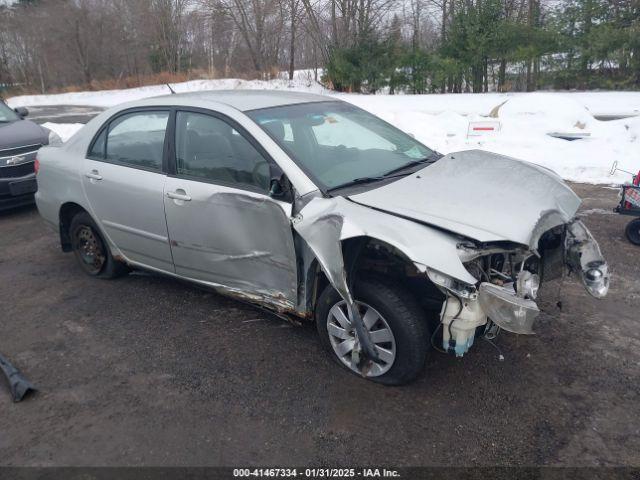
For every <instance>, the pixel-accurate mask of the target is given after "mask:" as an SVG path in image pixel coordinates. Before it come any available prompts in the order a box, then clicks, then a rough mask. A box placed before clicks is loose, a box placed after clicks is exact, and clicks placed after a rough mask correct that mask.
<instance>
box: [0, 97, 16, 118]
mask: <svg viewBox="0 0 640 480" xmlns="http://www.w3.org/2000/svg"><path fill="white" fill-rule="evenodd" d="M19 118H20V117H18V115H17V114H16V112H14V111H13V110H11V109H10V108H9V107H7V106H6V105H5V104H4V103H3V102H2V101H0V122H15V121H16V120H19Z"/></svg>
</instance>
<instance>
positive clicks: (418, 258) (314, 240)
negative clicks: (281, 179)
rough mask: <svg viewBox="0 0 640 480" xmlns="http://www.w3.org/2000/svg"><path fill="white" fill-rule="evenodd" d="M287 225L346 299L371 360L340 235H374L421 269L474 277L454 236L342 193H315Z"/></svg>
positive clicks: (371, 349) (460, 277)
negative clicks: (324, 195) (322, 195)
mask: <svg viewBox="0 0 640 480" xmlns="http://www.w3.org/2000/svg"><path fill="white" fill-rule="evenodd" d="M292 224H293V228H294V229H295V230H296V231H297V232H298V234H299V235H300V236H301V237H302V238H303V239H304V240H305V241H306V242H307V244H308V245H309V248H311V250H312V251H313V253H314V254H315V256H316V258H317V259H318V262H319V263H320V266H321V268H322V270H323V271H324V273H325V275H326V276H327V279H328V280H329V282H330V283H331V285H332V286H333V288H335V289H336V291H337V292H338V293H339V294H340V296H341V297H342V298H343V299H344V301H345V302H346V303H347V306H348V311H349V319H350V321H351V322H352V323H353V325H354V327H355V329H356V332H357V333H358V340H359V342H360V347H361V348H362V350H363V353H364V355H365V357H367V358H368V359H371V360H372V361H376V360H377V359H378V354H377V352H376V351H375V348H374V346H373V343H372V342H371V339H370V338H369V333H368V331H367V329H366V328H365V327H364V323H363V322H362V319H361V318H360V315H359V313H358V310H357V308H355V303H354V299H353V295H352V292H350V291H349V286H348V283H347V276H346V272H345V265H344V259H343V256H342V243H341V242H342V240H346V239H348V238H354V237H361V236H367V237H371V238H375V239H378V240H381V241H383V242H386V243H388V244H390V245H392V246H394V247H396V248H397V249H398V250H400V251H401V252H402V253H404V254H405V255H406V256H407V257H408V258H409V259H410V260H411V261H413V262H414V263H415V265H416V267H417V268H418V269H419V270H420V271H422V272H425V273H426V267H427V266H428V267H430V268H433V269H436V270H438V271H441V272H443V273H446V274H447V275H449V276H451V277H453V278H456V279H458V280H460V281H462V282H465V283H468V284H475V283H476V281H477V280H476V279H475V278H474V277H473V276H472V275H471V274H469V272H467V270H466V269H465V268H464V266H463V265H462V262H461V260H460V258H459V257H458V255H457V250H456V244H457V242H456V240H455V238H452V237H451V236H450V235H447V234H444V233H442V232H439V231H437V230H434V229H432V228H429V227H426V226H424V225H420V224H418V223H415V222H412V221H409V220H405V219H402V218H399V217H395V216H393V215H388V214H384V213H382V212H379V211H374V210H371V209H370V208H368V207H364V206H362V205H358V204H356V203H353V202H351V201H349V200H346V199H345V198H343V197H335V198H314V199H313V200H311V201H310V202H309V203H308V204H307V205H306V206H305V207H304V208H303V209H302V210H301V211H300V213H299V214H298V215H296V216H295V217H294V218H293V220H292Z"/></svg>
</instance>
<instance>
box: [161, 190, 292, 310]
mask: <svg viewBox="0 0 640 480" xmlns="http://www.w3.org/2000/svg"><path fill="white" fill-rule="evenodd" d="M176 191H179V192H181V193H183V194H184V195H185V196H186V198H190V200H187V201H185V200H181V199H177V198H169V197H168V196H167V194H169V193H171V192H176ZM164 207H165V212H166V219H167V226H168V228H169V238H170V239H171V251H172V253H173V262H174V265H175V272H176V274H178V275H180V276H184V277H187V278H194V279H197V280H202V281H208V282H213V283H216V284H220V285H226V286H228V287H231V288H233V289H235V290H238V291H244V292H247V293H249V294H252V295H258V296H263V297H271V298H273V299H278V300H279V301H280V302H282V307H283V308H287V309H290V310H293V309H294V308H295V306H296V304H297V273H296V253H295V250H294V246H293V235H292V234H291V226H290V225H291V224H290V216H291V204H288V203H284V202H278V201H276V200H273V199H271V198H270V197H269V196H268V195H266V194H262V193H256V192H251V191H247V190H240V189H237V188H232V187H228V186H223V185H215V184H211V183H204V182H197V181H191V180H184V179H180V178H167V181H166V184H165V195H164ZM194 226H197V228H194Z"/></svg>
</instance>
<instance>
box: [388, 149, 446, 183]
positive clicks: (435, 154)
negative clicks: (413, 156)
mask: <svg viewBox="0 0 640 480" xmlns="http://www.w3.org/2000/svg"><path fill="white" fill-rule="evenodd" d="M440 158H442V155H440V154H439V153H438V152H432V153H431V155H429V156H428V157H424V158H420V159H419V160H414V161H412V162H409V163H405V164H404V165H401V166H399V167H398V168H394V169H393V170H389V171H388V172H386V173H383V174H382V175H381V177H383V178H392V177H390V175H393V176H398V175H394V174H396V173H398V172H402V171H404V170H407V169H409V168H411V167H415V166H416V165H422V164H428V163H434V162H436V161H437V160H440Z"/></svg>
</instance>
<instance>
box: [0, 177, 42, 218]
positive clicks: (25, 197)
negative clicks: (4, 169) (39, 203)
mask: <svg viewBox="0 0 640 480" xmlns="http://www.w3.org/2000/svg"><path fill="white" fill-rule="evenodd" d="M37 188H38V187H37V183H36V175H35V173H30V174H28V175H25V176H23V177H10V178H0V210H8V209H10V208H15V207H20V206H23V205H31V204H33V203H34V201H35V200H34V193H35V192H36V190H37Z"/></svg>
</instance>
